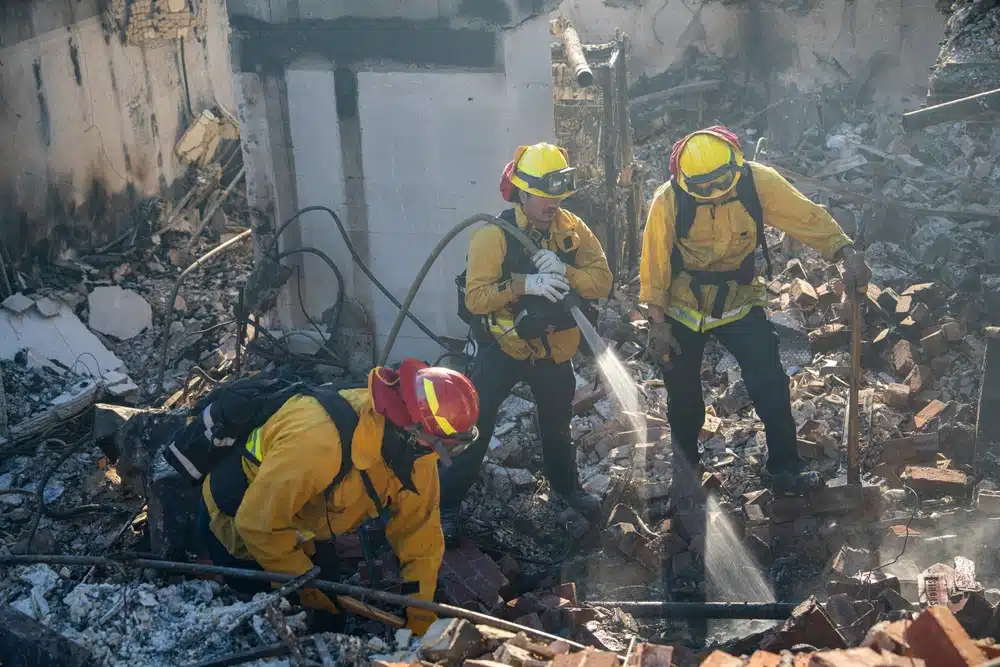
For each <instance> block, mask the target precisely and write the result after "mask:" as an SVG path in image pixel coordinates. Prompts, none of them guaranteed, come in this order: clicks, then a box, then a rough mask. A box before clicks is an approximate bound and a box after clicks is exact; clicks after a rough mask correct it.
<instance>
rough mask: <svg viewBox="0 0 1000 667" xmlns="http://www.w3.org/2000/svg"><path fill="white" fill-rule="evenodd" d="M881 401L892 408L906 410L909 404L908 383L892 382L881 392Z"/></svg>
mask: <svg viewBox="0 0 1000 667" xmlns="http://www.w3.org/2000/svg"><path fill="white" fill-rule="evenodd" d="M882 402H883V403H885V404H886V405H888V406H889V407H890V408H892V409H894V410H900V411H902V410H906V409H907V408H908V407H909V405H910V387H909V383H907V384H900V383H898V382H893V383H892V384H890V385H888V386H887V387H886V388H885V392H883V394H882Z"/></svg>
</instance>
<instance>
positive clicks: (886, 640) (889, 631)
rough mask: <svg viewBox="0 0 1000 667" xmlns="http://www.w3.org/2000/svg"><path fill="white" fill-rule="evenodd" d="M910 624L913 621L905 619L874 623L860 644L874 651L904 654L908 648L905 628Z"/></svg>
mask: <svg viewBox="0 0 1000 667" xmlns="http://www.w3.org/2000/svg"><path fill="white" fill-rule="evenodd" d="M912 624H913V621H910V620H906V619H903V620H901V621H893V622H891V623H890V622H889V621H883V622H881V623H876V624H875V625H874V626H872V628H871V630H869V631H868V635H867V636H866V637H865V640H864V641H863V642H861V645H862V646H863V647H865V648H870V649H873V650H875V651H890V652H892V653H899V654H905V653H906V652H907V650H908V649H909V645H908V644H907V643H906V630H907V628H909V627H910V625H912Z"/></svg>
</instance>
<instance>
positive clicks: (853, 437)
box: [847, 290, 861, 484]
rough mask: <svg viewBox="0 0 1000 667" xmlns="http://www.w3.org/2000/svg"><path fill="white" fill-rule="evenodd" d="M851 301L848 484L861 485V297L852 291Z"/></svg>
mask: <svg viewBox="0 0 1000 667" xmlns="http://www.w3.org/2000/svg"><path fill="white" fill-rule="evenodd" d="M850 299H851V396H850V402H849V403H848V407H847V483H848V484H861V455H860V451H859V443H858V439H859V436H860V431H861V418H860V414H859V412H860V410H861V406H859V405H858V394H859V391H858V388H859V385H860V384H861V295H860V294H858V292H857V291H856V290H852V292H851V294H850Z"/></svg>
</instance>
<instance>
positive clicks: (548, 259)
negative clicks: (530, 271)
mask: <svg viewBox="0 0 1000 667" xmlns="http://www.w3.org/2000/svg"><path fill="white" fill-rule="evenodd" d="M531 261H532V262H534V263H535V266H536V267H538V272H539V273H557V274H559V275H560V276H565V275H566V264H564V263H563V261H562V260H561V259H559V255H557V254H555V253H554V252H552V251H551V250H539V251H538V252H536V253H535V254H534V255H532V257H531Z"/></svg>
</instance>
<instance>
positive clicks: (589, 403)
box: [573, 384, 608, 415]
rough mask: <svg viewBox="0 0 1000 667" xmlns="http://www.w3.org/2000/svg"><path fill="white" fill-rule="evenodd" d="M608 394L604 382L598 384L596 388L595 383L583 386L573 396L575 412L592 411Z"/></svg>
mask: <svg viewBox="0 0 1000 667" xmlns="http://www.w3.org/2000/svg"><path fill="white" fill-rule="evenodd" d="M607 395H608V390H607V388H606V387H605V386H604V384H600V385H598V387H597V389H594V388H593V385H588V386H586V387H581V388H580V389H578V390H577V391H576V395H575V396H573V414H574V415H582V414H583V413H585V412H588V411H590V410H591V409H592V408H593V407H594V406H595V405H597V402H598V401H600V400H601V399H602V398H604V397H605V396H607Z"/></svg>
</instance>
